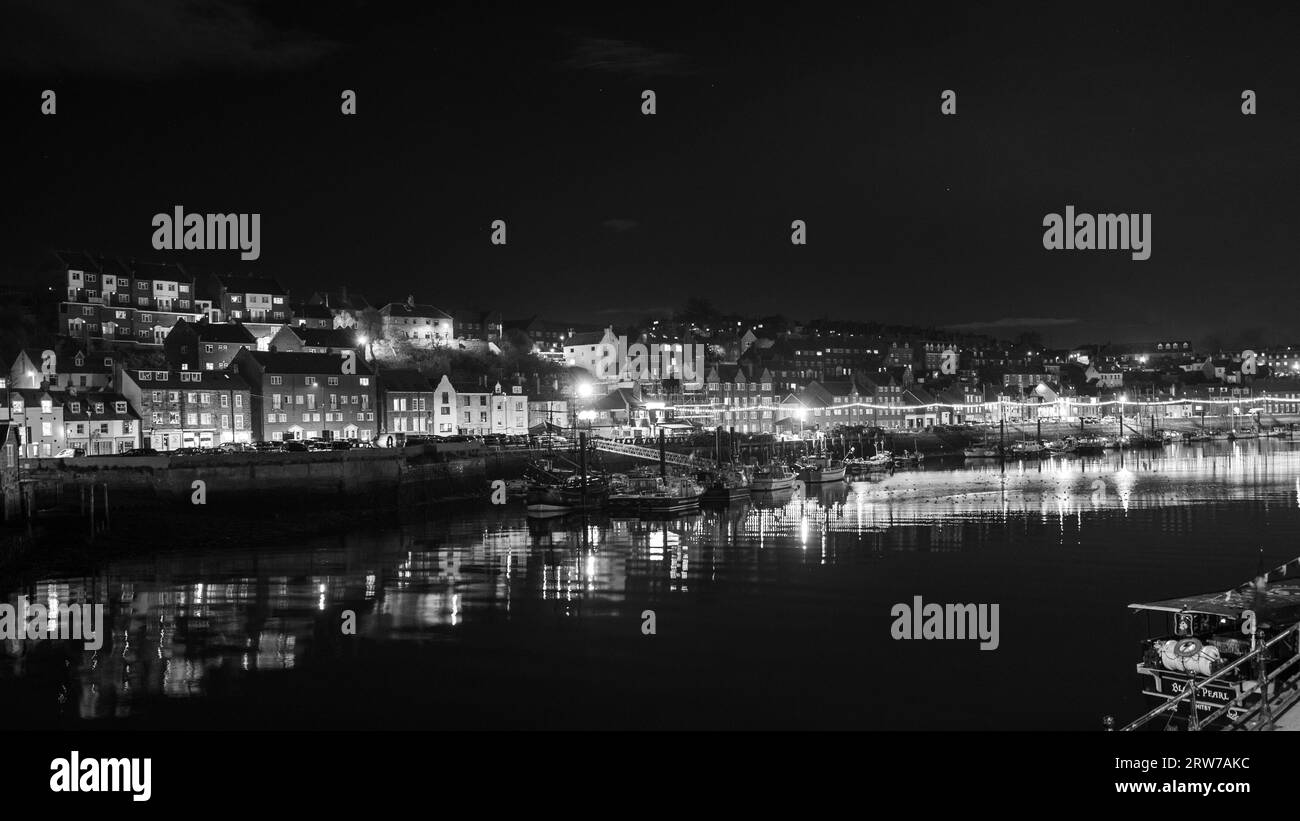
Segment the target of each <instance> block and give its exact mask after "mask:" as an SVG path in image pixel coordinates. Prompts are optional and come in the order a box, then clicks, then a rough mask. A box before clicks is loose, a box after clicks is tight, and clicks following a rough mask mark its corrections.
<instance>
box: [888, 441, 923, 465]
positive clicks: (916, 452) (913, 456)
mask: <svg viewBox="0 0 1300 821" xmlns="http://www.w3.org/2000/svg"><path fill="white" fill-rule="evenodd" d="M923 461H925V454H923V453H921V448H920V446H918V445H917V444H916V437H912V449H911V450H910V451H907V450H905V451H903V452H902V453H900V454H899V455H897V456H895V457H894V464H895V465H896V466H898V467H915V466H916V465H919V464H921V462H923Z"/></svg>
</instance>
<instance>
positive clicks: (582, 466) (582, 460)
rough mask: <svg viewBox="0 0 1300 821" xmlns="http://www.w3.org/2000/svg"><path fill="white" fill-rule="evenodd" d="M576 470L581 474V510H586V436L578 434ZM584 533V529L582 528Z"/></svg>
mask: <svg viewBox="0 0 1300 821" xmlns="http://www.w3.org/2000/svg"><path fill="white" fill-rule="evenodd" d="M578 468H579V470H580V471H581V473H582V478H581V479H580V481H581V482H582V495H581V496H580V499H581V504H582V509H583V510H586V509H587V434H585V433H579V434H578ZM583 532H584V533H585V532H586V528H585V527H584V528H583Z"/></svg>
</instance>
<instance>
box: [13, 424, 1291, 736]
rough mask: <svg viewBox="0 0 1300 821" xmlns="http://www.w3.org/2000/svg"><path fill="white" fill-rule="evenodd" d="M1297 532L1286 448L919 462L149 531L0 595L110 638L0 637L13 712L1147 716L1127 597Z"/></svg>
mask: <svg viewBox="0 0 1300 821" xmlns="http://www.w3.org/2000/svg"><path fill="white" fill-rule="evenodd" d="M485 496H486V494H485ZM136 524H137V525H138V526H139V527H141V528H144V527H145V526H146V524H147V523H136ZM131 526H132V523H130V522H122V523H119V522H115V527H123V528H129V527H131ZM1298 533H1300V445H1295V444H1292V443H1291V442H1289V441H1287V440H1281V439H1277V440H1259V441H1244V442H1207V443H1204V444H1194V445H1193V444H1183V445H1176V446H1170V447H1166V448H1164V449H1163V450H1154V451H1143V452H1136V453H1135V452H1125V453H1122V454H1121V453H1118V452H1112V453H1108V454H1106V455H1104V456H1098V457H1092V458H1079V457H1065V458H1059V457H1058V458H1052V459H1045V460H1037V459H1035V460H1032V461H1028V462H1009V463H1006V464H1005V465H1004V464H1000V463H998V462H996V461H993V460H988V461H986V462H984V463H979V462H975V463H972V462H966V463H963V462H961V461H960V460H957V461H952V462H945V463H935V462H927V463H926V464H925V466H924V468H922V469H919V470H899V471H898V472H896V473H894V474H893V475H882V476H879V477H875V476H873V477H872V478H871V480H870V481H856V482H850V483H843V484H836V485H830V486H823V487H820V488H817V487H813V488H809V489H808V490H807V491H806V492H799V491H796V492H793V493H787V494H784V495H780V496H775V497H769V498H762V499H755V500H753V501H752V502H751V503H750V504H747V505H742V506H739V507H732V508H728V509H724V510H722V511H713V510H706V511H704V512H701V513H697V514H693V515H687V516H681V517H676V518H671V519H663V520H654V521H642V520H638V519H611V518H609V517H606V516H601V515H589V516H586V517H583V516H581V515H571V516H563V517H556V518H551V519H530V518H529V517H528V516H527V515H526V513H525V511H524V508H523V504H522V502H511V503H510V504H507V505H504V506H492V505H489V504H486V500H485V504H483V505H481V506H470V507H458V508H442V509H433V510H430V511H429V512H428V515H427V517H425V518H421V519H420V520H417V521H409V520H408V521H403V522H400V523H398V522H393V523H391V524H389V525H380V526H375V525H374V524H373V523H367V524H366V525H365V526H358V527H355V528H351V529H345V530H342V531H340V532H337V533H333V534H329V535H316V536H304V537H303V538H302V539H301V540H299V541H294V542H293V543H286V542H285V541H284V540H283V539H282V538H280V537H277V539H276V541H275V543H259V540H258V539H257V538H251V539H249V540H247V541H246V543H244V544H242V545H233V546H232V545H231V544H230V543H229V540H225V541H224V542H221V543H219V545H218V544H214V546H212V547H208V548H198V549H195V548H193V547H190V548H187V549H185V550H167V549H163V548H162V547H160V548H158V549H155V548H153V547H142V548H141V550H140V551H138V552H137V553H135V554H133V555H130V556H126V557H120V556H119V557H117V558H109V559H105V560H103V561H101V562H97V563H96V565H95V566H94V567H93V568H91V569H89V570H87V571H85V572H83V573H81V574H79V575H76V576H54V577H49V578H43V579H39V580H35V581H31V582H25V583H23V584H22V585H21V586H17V587H14V586H12V585H11V586H10V587H6V588H3V589H0V598H3V600H4V601H7V602H9V603H11V604H12V603H16V602H18V601H19V597H20V596H26V597H27V599H28V600H29V601H30V602H32V603H40V604H43V605H45V606H47V607H49V608H51V611H57V607H58V606H59V605H60V604H69V603H90V604H103V605H104V607H105V613H106V619H107V620H108V623H109V625H110V626H109V628H108V630H107V631H106V632H107V634H106V635H105V636H104V637H103V643H102V646H101V647H100V648H99V649H97V650H88V649H85V648H84V646H83V645H82V643H80V642H76V641H71V640H67V641H65V640H55V639H50V640H18V639H7V640H4V641H0V705H2V706H0V726H3V727H5V728H16V727H78V726H109V727H116V726H121V727H167V726H187V727H189V726H196V727H219V728H220V727H258V728H264V729H274V728H278V727H283V728H376V729H381V728H412V729H416V728H420V729H436V728H477V727H491V728H498V727H499V728H621V727H629V728H655V727H661V728H751V727H770V728H863V729H899V730H901V729H949V728H952V729H981V728H1003V729H1057V728H1060V729H1071V730H1095V729H1099V728H1100V727H1101V720H1102V717H1103V716H1105V715H1107V714H1112V715H1115V716H1116V717H1117V718H1118V719H1120V720H1121V721H1124V720H1127V719H1128V718H1131V717H1134V716H1136V715H1137V714H1139V713H1140V712H1142V710H1143V709H1144V705H1143V702H1142V699H1141V697H1140V696H1139V693H1138V690H1139V687H1138V681H1137V677H1136V675H1135V674H1134V672H1133V667H1134V664H1135V663H1136V661H1137V654H1138V645H1137V642H1138V641H1139V640H1140V639H1141V638H1142V637H1143V636H1144V635H1145V631H1146V623H1145V621H1144V618H1145V617H1141V616H1135V615H1133V614H1131V613H1130V612H1129V611H1128V610H1127V609H1126V607H1125V606H1126V605H1127V604H1128V603H1130V602H1133V601H1140V600H1153V599H1159V598H1166V597H1170V596H1174V595H1179V594H1184V593H1193V592H1202V591H1205V590H1216V589H1223V588H1227V587H1229V586H1233V585H1236V584H1238V583H1240V582H1242V581H1244V580H1246V579H1248V578H1250V577H1251V576H1252V575H1253V574H1254V572H1255V570H1256V568H1257V567H1258V566H1259V563H1260V562H1261V560H1262V562H1263V566H1265V567H1271V566H1273V565H1277V564H1280V563H1282V562H1284V561H1286V560H1287V559H1290V558H1293V557H1294V556H1295V555H1297V554H1300V549H1298V546H1300V539H1297V534H1298ZM56 547H57V546H50V549H55V548H56ZM1261 557H1262V559H1261ZM916 596H920V597H921V598H922V599H923V600H924V601H925V602H937V603H974V604H997V605H999V608H1000V619H999V630H1000V636H999V641H998V646H997V649H996V650H992V651H982V650H981V649H980V648H979V642H978V641H974V640H899V639H895V638H893V636H892V635H891V625H892V624H893V622H894V618H893V617H892V616H891V609H892V608H893V607H894V605H896V604H900V603H907V604H910V603H912V602H913V600H914V597H916ZM647 611H653V622H654V632H653V634H647V633H646V632H645V630H646V625H647V622H648V614H647ZM352 624H355V633H354V634H353V633H350V632H348V631H347V630H346V629H345V627H346V626H350V625H352Z"/></svg>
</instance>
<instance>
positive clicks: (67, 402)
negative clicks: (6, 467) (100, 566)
mask: <svg viewBox="0 0 1300 821" xmlns="http://www.w3.org/2000/svg"><path fill="white" fill-rule="evenodd" d="M45 353H46V352H41V351H31V350H25V351H23V352H21V353H20V354H19V355H18V356H17V357H15V359H14V361H13V363H12V365H11V367H10V370H9V373H8V376H7V377H3V378H0V390H2V391H3V392H4V393H5V395H6V397H7V402H6V403H5V407H4V408H3V410H2V411H0V423H3V424H7V425H10V426H12V427H13V429H14V431H15V434H16V441H17V443H18V446H19V447H20V449H21V453H22V455H24V456H28V457H35V456H54V455H58V454H59V453H60V452H62V451H64V450H66V449H80V450H83V451H85V452H86V453H87V454H90V455H104V454H113V453H121V452H123V451H127V450H131V449H133V448H141V447H144V448H153V449H155V450H161V451H169V450H175V449H177V448H182V447H216V446H218V445H221V444H226V443H251V442H258V441H279V440H284V439H312V438H321V439H327V440H330V439H355V440H360V441H365V442H368V441H375V440H377V439H378V440H380V441H381V442H382V441H383V438H384V437H385V436H388V435H392V434H402V433H414V434H430V435H441V436H449V435H485V434H493V433H499V434H506V435H522V434H526V433H527V432H528V429H529V421H530V407H529V398H528V396H527V395H525V394H524V393H523V389H522V387H520V386H517V385H513V386H510V387H508V388H507V387H503V386H502V385H501V384H499V383H498V384H495V385H492V386H487V385H483V384H466V383H457V382H453V381H452V380H451V379H449V378H448V377H447V376H441V377H437V378H429V377H426V376H424V375H422V374H420V373H418V372H416V371H399V370H391V371H390V370H384V371H381V372H379V373H376V372H375V370H374V369H373V368H372V366H370V365H369V364H368V363H367V362H366V361H365V360H364V359H356V358H348V357H344V356H341V355H337V354H332V353H326V352H296V351H257V350H251V349H248V348H241V349H240V350H239V351H238V353H236V355H235V357H234V358H233V360H232V361H231V362H230V364H229V367H228V368H226V369H225V370H206V369H204V370H189V369H173V368H126V367H122V366H121V365H119V364H116V363H114V361H113V359H112V357H111V355H110V356H104V357H99V356H98V355H95V356H88V355H86V354H82V353H78V354H77V355H75V356H72V357H68V358H67V360H68V363H69V364H68V366H67V367H68V370H63V369H60V368H59V367H58V364H57V361H56V362H53V363H51V362H50V358H49V357H47V356H45V355H44V354H45ZM91 359H94V361H95V363H96V364H95V365H94V366H93V367H92V366H91V365H89V364H88V363H89V361H90V360H91ZM83 377H84V379H83Z"/></svg>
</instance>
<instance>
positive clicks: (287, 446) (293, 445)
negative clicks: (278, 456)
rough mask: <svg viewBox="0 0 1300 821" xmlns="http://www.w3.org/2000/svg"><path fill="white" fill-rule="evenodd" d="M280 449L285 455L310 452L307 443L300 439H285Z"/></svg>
mask: <svg viewBox="0 0 1300 821" xmlns="http://www.w3.org/2000/svg"><path fill="white" fill-rule="evenodd" d="M280 449H281V450H283V451H284V452H285V453H306V452H307V451H309V450H311V448H310V447H308V446H307V443H306V442H304V441H302V440H301V439H286V440H285V441H284V443H283V444H282V445H281V446H280Z"/></svg>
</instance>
